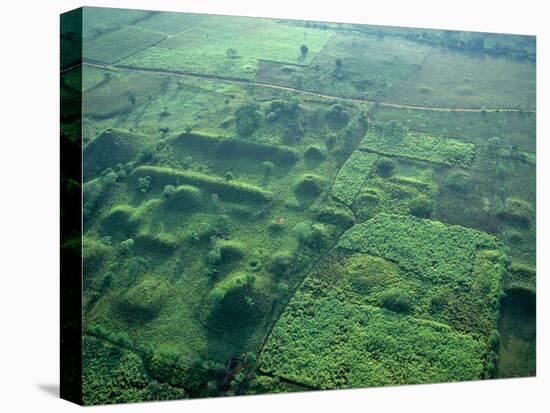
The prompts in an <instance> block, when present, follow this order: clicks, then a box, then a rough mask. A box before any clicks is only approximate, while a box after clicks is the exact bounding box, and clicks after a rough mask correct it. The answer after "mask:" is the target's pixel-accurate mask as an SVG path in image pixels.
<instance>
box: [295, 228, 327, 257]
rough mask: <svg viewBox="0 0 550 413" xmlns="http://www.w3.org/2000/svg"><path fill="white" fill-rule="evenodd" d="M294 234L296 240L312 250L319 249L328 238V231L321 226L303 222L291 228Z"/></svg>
mask: <svg viewBox="0 0 550 413" xmlns="http://www.w3.org/2000/svg"><path fill="white" fill-rule="evenodd" d="M293 231H294V234H295V235H296V237H297V238H298V240H299V241H300V242H301V243H302V244H304V245H306V246H308V247H310V248H313V249H317V250H318V249H321V248H322V247H323V246H324V245H325V244H326V241H327V239H328V236H329V232H328V229H327V227H326V226H325V225H323V224H313V223H311V222H309V221H304V222H301V223H299V224H297V225H296V226H295V227H294V228H293Z"/></svg>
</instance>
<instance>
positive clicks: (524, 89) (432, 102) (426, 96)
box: [385, 48, 536, 108]
mask: <svg viewBox="0 0 550 413" xmlns="http://www.w3.org/2000/svg"><path fill="white" fill-rule="evenodd" d="M385 101H387V102H395V103H402V104H411V105H419V106H422V105H425V106H439V107H447V108H452V107H455V106H456V107H467V108H481V107H483V106H486V107H488V108H499V107H508V108H517V107H522V108H534V107H535V105H536V102H535V65H534V64H533V63H529V62H517V61H514V60H510V59H505V58H496V57H490V56H484V57H478V56H475V55H467V54H464V53H453V52H449V51H445V50H441V49H437V48H436V49H434V50H433V51H432V52H431V53H430V55H429V56H428V58H427V59H426V60H425V61H424V62H423V64H422V69H421V70H419V71H418V72H417V73H416V74H415V75H413V76H411V77H409V78H408V79H407V80H405V81H404V82H403V83H401V84H400V85H399V87H398V88H395V89H394V90H393V93H391V94H389V95H388V97H387V98H386V99H385Z"/></svg>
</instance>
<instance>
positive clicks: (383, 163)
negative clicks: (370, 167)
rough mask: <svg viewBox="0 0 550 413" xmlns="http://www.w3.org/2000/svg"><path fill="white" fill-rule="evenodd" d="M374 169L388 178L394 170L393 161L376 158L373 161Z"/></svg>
mask: <svg viewBox="0 0 550 413" xmlns="http://www.w3.org/2000/svg"><path fill="white" fill-rule="evenodd" d="M374 170H375V171H376V173H377V174H378V175H380V176H382V177H384V178H389V177H390V176H392V175H393V173H394V171H395V162H394V161H392V160H391V159H388V158H378V159H377V160H376V161H375V162H374Z"/></svg>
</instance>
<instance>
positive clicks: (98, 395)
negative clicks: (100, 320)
mask: <svg viewBox="0 0 550 413" xmlns="http://www.w3.org/2000/svg"><path fill="white" fill-rule="evenodd" d="M121 343H124V344H125V343H126V341H124V342H121ZM82 350H83V358H82V359H83V401H84V404H85V405H93V404H111V403H135V402H141V401H147V400H149V401H154V400H174V399H184V398H187V395H186V393H185V391H184V390H183V389H181V388H177V387H172V386H170V385H168V384H165V383H159V382H158V381H156V380H151V379H150V378H149V377H148V376H147V373H146V369H145V366H144V363H143V361H142V360H141V358H140V357H139V355H138V354H136V353H134V352H132V351H130V350H128V349H126V348H124V347H121V346H119V345H118V344H110V343H109V342H107V341H105V340H103V339H100V338H97V337H93V336H88V335H86V336H84V339H83V347H82Z"/></svg>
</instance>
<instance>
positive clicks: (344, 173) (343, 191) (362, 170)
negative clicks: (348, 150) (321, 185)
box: [332, 151, 378, 205]
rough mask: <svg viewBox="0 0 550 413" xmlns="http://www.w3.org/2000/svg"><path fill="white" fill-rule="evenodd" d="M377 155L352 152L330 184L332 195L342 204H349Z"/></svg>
mask: <svg viewBox="0 0 550 413" xmlns="http://www.w3.org/2000/svg"><path fill="white" fill-rule="evenodd" d="M377 157H378V156H377V155H376V154H373V153H367V152H362V151H355V152H353V153H352V154H351V156H350V157H349V159H348V160H347V161H346V163H345V164H344V166H342V168H341V169H340V171H339V172H338V175H337V176H336V179H335V180H334V183H333V184H332V195H333V196H334V197H335V198H336V199H338V200H339V201H341V202H343V203H344V204H346V205H351V204H352V203H353V200H354V199H355V197H356V196H357V193H358V192H359V191H360V189H361V187H362V186H363V183H364V182H365V180H366V178H367V174H368V173H369V171H370V169H371V167H372V165H373V163H374V161H375V160H376V159H377Z"/></svg>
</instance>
